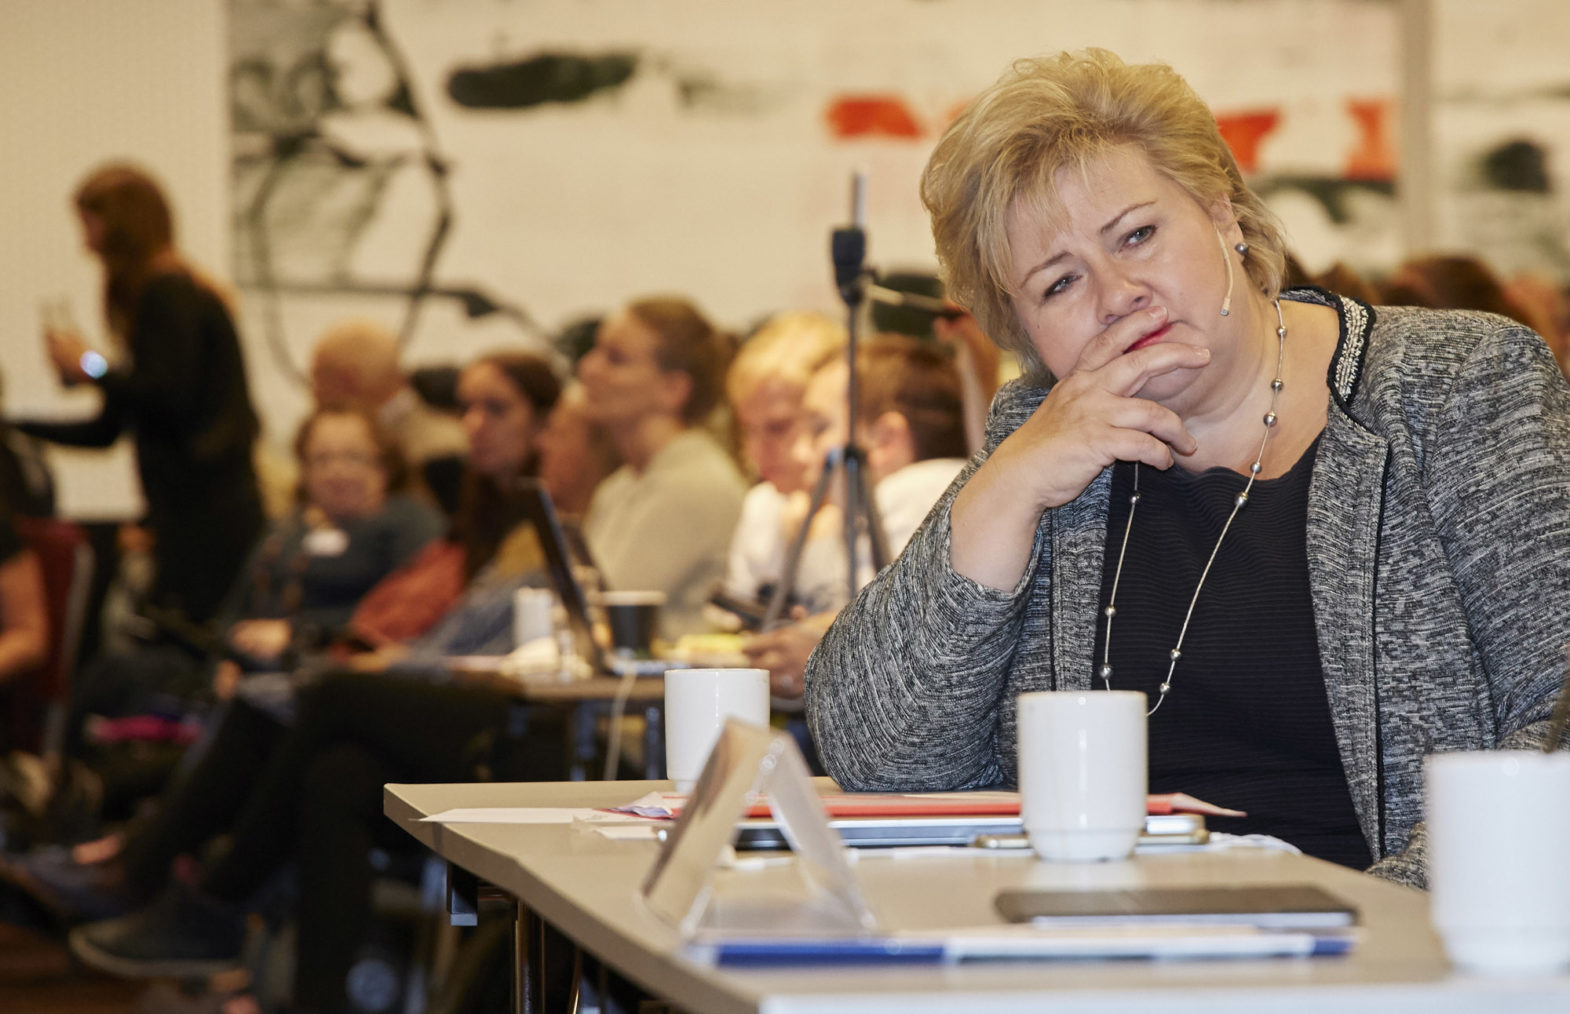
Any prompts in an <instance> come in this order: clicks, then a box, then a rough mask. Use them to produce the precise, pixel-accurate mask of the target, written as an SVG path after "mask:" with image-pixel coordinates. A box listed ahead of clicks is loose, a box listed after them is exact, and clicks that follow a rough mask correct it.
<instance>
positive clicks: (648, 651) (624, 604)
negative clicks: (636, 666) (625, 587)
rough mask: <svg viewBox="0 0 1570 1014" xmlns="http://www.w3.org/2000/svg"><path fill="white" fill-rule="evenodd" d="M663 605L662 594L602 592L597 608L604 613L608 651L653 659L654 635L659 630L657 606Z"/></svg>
mask: <svg viewBox="0 0 1570 1014" xmlns="http://www.w3.org/2000/svg"><path fill="white" fill-rule="evenodd" d="M664 605H665V593H664V592H659V591H608V592H602V593H601V594H600V607H601V608H602V609H603V610H604V611H605V624H606V626H607V627H609V628H610V634H611V649H612V650H613V651H615V653H616V654H618V655H621V656H624V657H631V658H651V657H653V655H654V636H655V634H656V633H658V632H659V629H660V607H662V606H664Z"/></svg>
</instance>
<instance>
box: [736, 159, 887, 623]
mask: <svg viewBox="0 0 1570 1014" xmlns="http://www.w3.org/2000/svg"><path fill="white" fill-rule="evenodd" d="M866 186H867V180H866V176H865V174H863V173H861V172H857V173H856V174H855V176H854V178H853V180H852V184H851V221H852V224H850V225H848V226H845V227H844V228H840V229H835V230H834V232H833V233H832V235H831V238H830V244H829V250H830V256H831V257H832V258H833V261H834V282H835V285H836V287H837V288H838V289H839V294H840V299H841V300H843V301H844V303H845V334H846V342H845V358H846V365H847V367H848V371H847V378H846V383H845V420H846V433H845V443H843V444H841V445H840V446H839V447H836V448H833V449H831V450H830V451H829V452H828V454H826V455H825V456H824V459H823V468H822V469H821V470H820V471H819V473H818V482H817V485H816V486H815V487H814V488H813V491H812V500H811V501H810V502H809V504H808V506H807V513H806V516H805V517H803V518H802V522H801V528H800V529H799V530H798V531H797V532H796V535H795V537H794V538H793V539H792V540H791V544H790V549H789V551H788V552H787V553H786V556H785V565H784V568H783V570H782V571H781V573H780V580H779V583H778V584H777V585H776V586H775V588H774V594H773V595H772V596H771V597H770V598H769V607H768V610H767V611H766V612H765V613H764V615H763V629H764V630H773V629H774V628H775V627H777V626H779V625H780V618H781V616H782V614H783V613H784V611H785V603H786V601H787V600H788V599H789V598H790V595H791V593H792V592H793V591H794V590H795V587H796V578H797V571H798V570H799V569H800V566H801V554H802V550H803V549H804V548H805V547H806V544H807V533H808V532H809V531H810V530H811V529H812V519H813V518H814V517H816V516H817V514H818V511H819V510H821V509H822V507H823V504H824V502H825V501H826V500H827V498H828V493H829V489H830V488H831V485H830V484H831V483H832V482H833V481H834V478H835V476H843V477H844V483H843V486H842V487H841V488H842V489H843V490H844V501H845V502H844V505H843V507H844V516H843V518H842V519H841V520H842V529H841V536H842V539H843V541H844V548H845V574H846V585H847V588H846V592H847V595H846V601H847V602H849V601H850V600H851V599H853V598H855V597H856V592H857V591H858V590H859V588H858V582H857V580H856V578H857V571H858V568H857V566H856V557H857V555H858V554H857V548H858V546H859V545H860V543H861V538H862V535H863V534H865V535H866V536H867V538H868V542H869V544H870V547H871V554H872V569H873V572H874V573H876V572H877V571H879V570H882V569H883V567H884V566H885V565H886V564H887V563H888V562H889V545H888V538H887V537H886V536H885V535H884V532H883V522H882V519H881V518H880V517H879V516H878V505H877V502H876V501H875V500H873V498H872V494H871V491H870V489H869V488H868V486H867V452H866V451H865V450H864V449H863V448H862V447H861V446H860V445H859V444H858V443H857V442H856V409H857V400H856V341H857V337H858V335H859V333H860V330H861V309H862V306H863V305H864V304H865V302H866V296H867V283H868V281H869V279H870V278H871V276H872V271H871V269H869V268H868V267H867V265H866V259H867V231H866V228H865V222H866Z"/></svg>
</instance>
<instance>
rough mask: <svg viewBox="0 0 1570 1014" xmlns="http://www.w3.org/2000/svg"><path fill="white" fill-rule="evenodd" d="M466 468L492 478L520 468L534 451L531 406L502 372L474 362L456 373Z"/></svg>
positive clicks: (490, 365)
mask: <svg viewBox="0 0 1570 1014" xmlns="http://www.w3.org/2000/svg"><path fill="white" fill-rule="evenodd" d="M458 404H459V406H461V408H462V410H463V429H464V433H465V434H467V435H468V438H469V468H470V469H472V470H473V471H475V472H478V473H479V474H480V475H483V476H486V477H488V478H492V479H502V478H507V477H509V476H514V475H517V474H519V473H520V472H522V471H523V468H524V466H525V465H527V464H528V462H529V458H530V457H531V456H532V455H533V453H534V438H535V418H534V406H533V405H532V404H530V402H529V399H527V398H525V397H524V396H523V392H521V391H519V390H518V388H517V387H516V386H515V385H514V384H513V382H512V380H511V379H510V378H509V377H508V376H507V374H506V373H505V372H503V371H502V370H501V368H500V367H497V366H495V365H493V364H491V363H475V364H474V365H472V366H470V367H469V368H468V369H466V370H464V371H463V373H462V374H460V375H459V377H458Z"/></svg>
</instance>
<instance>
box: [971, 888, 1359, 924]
mask: <svg viewBox="0 0 1570 1014" xmlns="http://www.w3.org/2000/svg"><path fill="white" fill-rule="evenodd" d="M993 903H994V905H995V906H996V907H997V910H998V912H999V913H1001V914H1002V916H1003V917H1004V918H1005V919H1007V920H1009V921H1010V922H1029V923H1033V924H1035V925H1037V926H1057V927H1068V926H1128V925H1147V926H1148V925H1161V924H1177V925H1227V926H1253V927H1256V928H1258V929H1271V930H1314V929H1336V928H1340V927H1345V926H1352V925H1355V924H1356V923H1357V909H1356V908H1355V907H1354V906H1353V905H1352V904H1351V903H1349V902H1347V901H1345V900H1343V899H1341V898H1338V897H1336V896H1335V895H1333V894H1331V893H1330V892H1329V891H1326V890H1325V889H1323V888H1321V887H1317V886H1315V885H1313V884H1249V885H1242V886H1217V887H1132V888H1111V889H1096V890H1088V891H1058V890H1033V889H1023V890H1009V891H1000V892H999V893H998V895H997V897H996V898H995V899H993Z"/></svg>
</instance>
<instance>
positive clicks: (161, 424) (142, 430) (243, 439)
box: [17, 272, 260, 528]
mask: <svg viewBox="0 0 1570 1014" xmlns="http://www.w3.org/2000/svg"><path fill="white" fill-rule="evenodd" d="M126 346H127V351H128V352H129V353H130V355H129V364H128V365H127V366H123V367H119V368H116V369H113V370H110V371H109V372H108V373H106V374H105V375H104V376H103V377H101V378H100V379H99V380H98V381H97V384H98V386H99V387H101V388H102V389H103V393H104V405H103V411H101V412H100V413H99V415H98V417H97V418H96V419H92V420H89V421H87V422H82V423H58V424H52V423H35V422H29V423H19V424H17V428H18V429H20V430H22V431H23V432H25V433H31V434H33V435H34V436H38V437H42V438H43V439H45V440H50V441H54V442H55V443H62V444H73V445H76V446H80V447H108V446H109V445H110V444H112V443H114V442H115V440H117V439H119V437H120V434H121V433H122V432H123V431H125V430H126V429H127V428H129V429H131V430H133V431H135V437H136V458H137V468H138V470H139V471H140V473H141V479H142V495H143V496H145V497H146V498H147V513H148V521H149V523H150V524H152V526H153V527H154V528H157V527H159V522H160V521H162V520H164V519H165V518H167V517H169V516H170V515H171V514H172V515H173V516H175V517H179V516H181V515H183V514H188V513H189V510H188V509H186V508H187V505H188V503H189V501H190V499H191V498H192V497H193V496H196V497H206V496H212V495H215V494H216V495H218V496H220V497H221V498H222V499H223V500H224V501H231V500H233V498H235V497H236V496H240V497H245V496H248V495H257V494H256V477H255V472H254V470H253V468H252V464H251V450H252V444H253V443H254V442H255V441H256V437H257V434H258V432H259V431H260V427H259V424H258V422H257V418H256V411H255V409H254V408H253V407H252V406H251V395H250V390H249V388H248V387H247V384H246V376H245V361H244V359H243V358H242V357H241V353H240V339H239V336H238V335H237V334H236V333H235V328H234V321H233V320H232V319H231V318H230V316H229V310H228V307H226V306H225V305H224V302H223V300H222V299H220V298H219V297H218V295H217V294H216V293H214V292H213V291H212V290H211V289H209V288H207V287H206V286H204V285H200V284H198V283H197V282H196V280H195V279H193V278H192V277H191V276H190V275H188V274H186V273H184V272H173V273H170V274H164V275H159V276H158V277H156V278H154V279H152V280H151V281H149V282H148V283H147V285H146V286H145V287H144V288H143V289H142V294H141V296H140V298H139V299H138V300H137V304H136V313H135V315H134V318H133V320H132V322H131V329H130V334H128V335H127V336H126Z"/></svg>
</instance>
